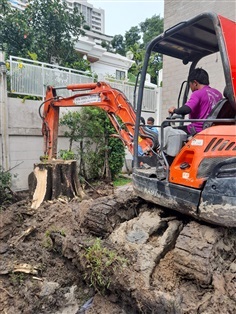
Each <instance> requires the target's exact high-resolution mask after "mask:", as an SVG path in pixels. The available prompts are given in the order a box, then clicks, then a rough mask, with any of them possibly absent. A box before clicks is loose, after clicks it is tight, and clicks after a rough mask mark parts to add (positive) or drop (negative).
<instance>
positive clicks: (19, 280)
mask: <svg viewBox="0 0 236 314" xmlns="http://www.w3.org/2000/svg"><path fill="white" fill-rule="evenodd" d="M25 280H26V275H25V274H23V273H11V274H10V281H11V282H12V284H13V285H14V286H21V285H22V284H23V283H24V281H25Z"/></svg>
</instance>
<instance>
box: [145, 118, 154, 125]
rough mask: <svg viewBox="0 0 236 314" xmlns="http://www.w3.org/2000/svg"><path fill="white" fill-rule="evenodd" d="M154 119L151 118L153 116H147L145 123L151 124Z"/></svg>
mask: <svg viewBox="0 0 236 314" xmlns="http://www.w3.org/2000/svg"><path fill="white" fill-rule="evenodd" d="M154 121H155V120H154V119H153V117H149V118H148V119H147V124H149V125H153V124H154Z"/></svg>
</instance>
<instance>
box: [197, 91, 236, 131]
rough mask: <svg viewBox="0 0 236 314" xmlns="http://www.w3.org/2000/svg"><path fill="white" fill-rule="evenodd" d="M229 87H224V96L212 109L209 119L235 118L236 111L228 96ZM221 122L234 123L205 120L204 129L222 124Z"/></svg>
mask: <svg viewBox="0 0 236 314" xmlns="http://www.w3.org/2000/svg"><path fill="white" fill-rule="evenodd" d="M227 91H228V90H227V87H225V89H224V93H223V95H224V98H222V99H221V100H220V101H218V103H217V104H216V105H215V106H214V108H213V109H212V110H211V112H210V114H209V115H208V117H207V119H233V118H235V117H236V113H235V111H234V109H233V108H232V106H231V105H230V102H229V100H228V97H227ZM220 124H234V123H233V122H224V123H222V122H211V121H205V122H204V123H203V130H204V129H206V128H209V127H210V126H212V125H220Z"/></svg>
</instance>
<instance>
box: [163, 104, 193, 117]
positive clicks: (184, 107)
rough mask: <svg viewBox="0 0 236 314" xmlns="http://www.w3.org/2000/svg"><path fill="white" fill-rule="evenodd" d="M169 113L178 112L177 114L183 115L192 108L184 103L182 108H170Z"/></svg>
mask: <svg viewBox="0 0 236 314" xmlns="http://www.w3.org/2000/svg"><path fill="white" fill-rule="evenodd" d="M168 112H169V113H177V114H181V115H184V116H185V115H186V114H189V113H191V112H192V110H191V108H190V107H189V106H186V105H183V106H182V107H180V108H175V107H170V108H169V109H168Z"/></svg>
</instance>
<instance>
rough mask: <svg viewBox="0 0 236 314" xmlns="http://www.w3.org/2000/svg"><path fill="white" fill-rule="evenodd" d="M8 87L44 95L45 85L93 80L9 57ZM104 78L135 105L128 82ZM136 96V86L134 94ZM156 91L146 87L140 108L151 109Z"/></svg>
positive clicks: (88, 75)
mask: <svg viewBox="0 0 236 314" xmlns="http://www.w3.org/2000/svg"><path fill="white" fill-rule="evenodd" d="M9 67H10V72H9V73H10V86H9V87H8V92H10V93H13V94H20V95H29V96H38V97H42V98H43V97H44V96H45V90H46V87H47V86H48V85H52V86H57V87H58V86H67V85H69V84H80V83H90V82H94V77H93V75H91V73H88V72H83V71H78V70H74V69H70V68H65V67H61V66H57V65H52V64H48V63H43V62H38V61H34V60H29V59H24V58H19V57H14V56H10V60H9ZM104 81H106V82H107V83H109V84H110V85H111V86H112V87H113V88H117V89H119V90H121V91H122V92H123V93H124V94H125V96H126V97H127V98H128V100H129V101H130V102H131V104H132V105H133V106H134V107H135V101H134V98H135V96H134V89H135V86H134V84H132V83H127V82H125V81H119V80H114V79H111V78H106V77H104ZM70 94H71V91H67V90H63V91H62V90H61V92H60V95H61V96H64V97H66V96H69V95H70ZM137 95H138V88H137V91H136V97H137ZM157 99H158V90H157V89H156V88H153V87H146V88H145V90H144V96H143V110H144V111H150V112H155V110H156V108H157Z"/></svg>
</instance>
